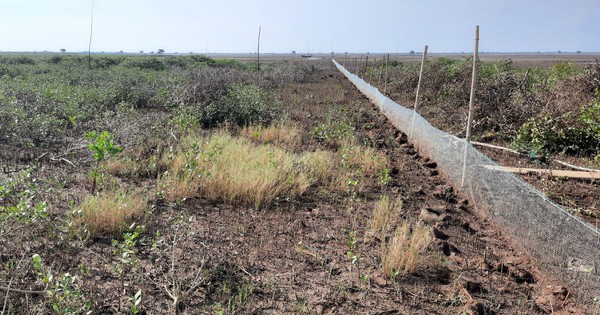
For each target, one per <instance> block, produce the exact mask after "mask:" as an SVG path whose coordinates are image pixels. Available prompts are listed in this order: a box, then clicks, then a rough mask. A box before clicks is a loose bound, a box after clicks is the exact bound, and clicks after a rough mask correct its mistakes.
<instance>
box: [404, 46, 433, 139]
mask: <svg viewBox="0 0 600 315" xmlns="http://www.w3.org/2000/svg"><path fill="white" fill-rule="evenodd" d="M427 48H428V47H427V45H425V49H424V50H423V58H422V59H421V70H420V71H419V83H418V84H417V95H416V96H415V107H414V108H413V115H412V122H411V123H410V131H409V133H408V140H410V138H411V137H412V133H413V129H414V127H415V117H416V116H417V108H418V107H419V94H420V92H421V81H422V80H423V68H424V67H425V59H427Z"/></svg>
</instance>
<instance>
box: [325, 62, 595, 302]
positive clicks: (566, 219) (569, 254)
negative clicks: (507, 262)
mask: <svg viewBox="0 0 600 315" xmlns="http://www.w3.org/2000/svg"><path fill="white" fill-rule="evenodd" d="M334 63H335V65H336V67H337V68H338V69H339V71H340V72H342V73H343V74H344V75H345V76H346V77H347V78H348V79H349V80H350V81H351V82H352V83H353V84H354V85H355V86H356V87H357V88H358V89H359V90H360V91H361V92H362V93H363V94H365V95H366V96H367V97H368V98H369V99H370V100H371V101H372V102H373V103H375V104H376V105H377V106H378V107H379V108H380V110H381V111H382V112H383V113H384V114H385V115H386V116H387V118H388V119H389V121H390V122H391V123H392V124H393V125H394V126H395V127H396V128H398V129H399V130H401V131H403V132H405V133H406V134H409V130H410V129H411V125H413V119H414V125H413V126H414V127H413V130H412V133H411V135H410V141H411V143H413V144H414V145H415V147H417V148H418V149H419V150H420V152H423V153H424V154H425V155H427V156H429V157H430V158H431V159H433V160H435V161H436V162H437V163H438V165H439V167H440V168H441V170H442V171H443V172H444V173H445V174H446V175H447V176H448V178H449V180H450V181H451V182H452V183H453V184H454V186H456V187H460V185H461V181H462V168H463V162H464V158H465V149H466V150H468V152H467V155H466V156H467V158H466V161H467V173H466V178H465V185H464V186H463V187H462V189H463V192H464V193H466V194H467V195H468V196H469V197H470V199H471V201H472V202H473V203H474V205H475V208H476V209H477V211H479V212H480V213H481V214H483V215H485V216H487V217H488V218H490V219H491V220H493V221H494V222H496V223H497V224H498V225H500V226H502V227H504V229H505V231H506V232H508V233H509V235H511V236H512V237H513V238H514V240H515V241H516V242H517V244H518V245H520V246H521V247H522V248H523V249H525V250H526V251H528V252H529V253H530V254H531V256H533V257H534V258H535V259H536V261H537V263H538V266H539V267H540V269H541V270H544V271H545V272H546V273H547V274H548V275H550V276H551V277H554V278H557V279H558V280H562V281H564V282H565V285H567V286H569V287H570V288H573V289H575V292H577V293H578V295H579V296H580V297H581V298H582V301H585V302H587V303H590V302H592V301H598V299H599V298H600V274H599V273H598V267H600V232H599V231H598V230H597V229H596V228H595V227H593V226H591V225H589V224H587V223H586V222H584V221H582V220H580V219H579V218H577V217H575V216H573V215H571V214H570V213H568V212H566V211H565V210H564V209H563V208H561V207H560V206H558V205H557V204H555V203H553V202H552V201H550V200H549V199H547V198H546V197H545V196H544V195H543V194H541V193H540V192H539V191H537V190H536V189H534V188H533V187H531V186H530V185H529V184H527V183H525V182H524V181H522V180H520V179H519V178H517V177H516V176H514V175H513V174H512V173H508V172H505V171H497V170H490V169H487V168H484V166H486V165H497V164H496V163H495V162H493V161H491V160H490V159H489V158H487V157H486V156H485V155H483V154H481V153H480V152H479V151H477V149H475V148H473V147H472V146H471V145H466V141H465V140H464V139H459V138H457V137H455V136H452V135H450V134H448V133H446V132H443V131H441V130H439V129H437V128H435V127H433V126H432V125H431V124H429V123H428V122H427V120H425V119H424V118H423V117H422V116H421V115H419V114H415V115H414V117H413V110H412V109H407V108H405V107H403V106H401V105H398V104H397V103H395V102H394V101H392V100H390V99H389V98H387V97H386V96H385V95H383V94H381V93H380V92H379V91H378V90H377V89H376V88H374V87H372V86H370V85H369V84H368V83H366V82H365V81H363V80H362V79H361V78H359V77H358V76H356V75H354V74H352V73H350V72H348V71H347V70H346V69H345V68H344V67H342V66H341V65H340V64H338V63H337V62H335V60H334Z"/></svg>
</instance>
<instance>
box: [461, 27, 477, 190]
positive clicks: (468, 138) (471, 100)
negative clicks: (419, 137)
mask: <svg viewBox="0 0 600 315" xmlns="http://www.w3.org/2000/svg"><path fill="white" fill-rule="evenodd" d="M478 56H479V25H477V26H475V50H474V51H473V77H472V78H471V95H470V97H469V116H468V118H467V135H466V139H465V140H466V141H465V157H464V159H463V171H462V180H461V186H463V187H464V186H465V176H466V174H467V157H468V153H469V152H468V151H469V142H471V124H472V120H473V103H475V89H476V88H477V59H478Z"/></svg>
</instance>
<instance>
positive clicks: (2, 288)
mask: <svg viewBox="0 0 600 315" xmlns="http://www.w3.org/2000/svg"><path fill="white" fill-rule="evenodd" d="M0 290H2V291H6V292H18V293H25V294H43V293H46V291H40V290H23V289H15V288H10V287H3V286H0Z"/></svg>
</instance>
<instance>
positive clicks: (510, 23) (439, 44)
mask: <svg viewBox="0 0 600 315" xmlns="http://www.w3.org/2000/svg"><path fill="white" fill-rule="evenodd" d="M93 3H94V0H52V1H49V0H0V51H44V50H47V51H59V50H60V49H66V50H67V51H70V52H75V51H87V49H88V43H89V36H90V17H91V15H92V14H91V13H92V7H93V38H92V51H98V52H99V51H106V52H111V51H125V52H139V51H145V52H150V51H156V50H158V49H164V50H165V51H166V52H167V53H169V52H171V53H173V52H180V53H182V52H196V53H204V52H209V53H254V52H256V50H257V47H256V42H257V35H258V29H259V26H261V27H262V32H261V52H273V53H289V52H291V51H297V52H299V53H300V52H302V53H303V52H306V51H309V52H311V53H318V52H322V53H328V52H332V51H333V52H338V53H341V52H360V53H362V52H372V53H406V52H409V51H411V50H414V51H422V50H423V46H424V45H429V51H430V52H432V53H436V52H437V53H444V52H470V51H473V38H474V29H475V25H479V27H480V42H479V50H480V51H481V52H537V51H542V52H556V51H559V50H560V51H563V52H567V51H572V52H574V51H583V52H600V36H599V34H598V31H600V0H410V1H408V0H362V1H358V0H345V1H341V0H303V1H297V0H229V1H227V0H212V1H205V0H186V1H184V0H95V4H94V5H93Z"/></svg>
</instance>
